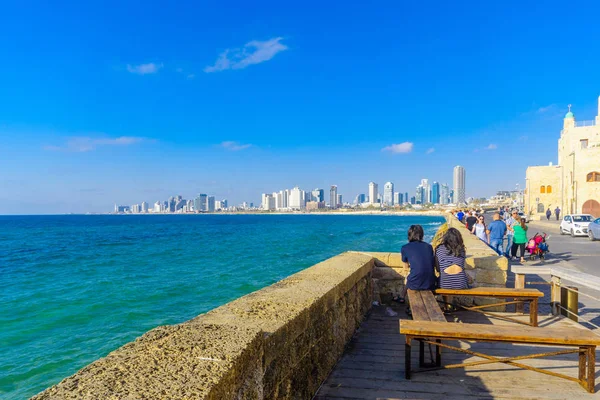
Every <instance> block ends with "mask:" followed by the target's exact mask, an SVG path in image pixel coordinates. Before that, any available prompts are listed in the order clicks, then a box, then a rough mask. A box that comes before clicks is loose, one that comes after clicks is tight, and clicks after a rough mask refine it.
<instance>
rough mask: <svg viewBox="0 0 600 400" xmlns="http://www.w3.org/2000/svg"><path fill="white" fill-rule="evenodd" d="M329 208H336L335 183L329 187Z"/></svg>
mask: <svg viewBox="0 0 600 400" xmlns="http://www.w3.org/2000/svg"><path fill="white" fill-rule="evenodd" d="M329 208H332V209H336V208H338V194H337V186H336V185H331V188H330V189H329Z"/></svg>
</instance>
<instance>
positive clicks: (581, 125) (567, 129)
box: [523, 97, 600, 217]
mask: <svg viewBox="0 0 600 400" xmlns="http://www.w3.org/2000/svg"><path fill="white" fill-rule="evenodd" d="M523 200H524V203H525V210H526V212H528V213H532V214H535V215H538V216H541V215H543V214H544V213H545V212H546V210H547V209H548V208H550V210H551V211H552V212H554V210H555V209H556V207H559V208H560V209H561V210H562V213H563V214H567V213H586V214H592V215H593V216H594V217H600V97H599V98H598V113H597V115H596V118H595V119H594V120H591V121H576V119H575V115H574V114H573V112H572V111H571V106H570V105H569V111H568V112H567V113H566V115H565V117H564V119H563V129H562V131H561V132H560V138H559V140H558V165H553V164H552V163H549V165H546V166H530V167H528V168H527V171H526V173H525V192H524V199H523Z"/></svg>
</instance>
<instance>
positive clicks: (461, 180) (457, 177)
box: [453, 165, 466, 204]
mask: <svg viewBox="0 0 600 400" xmlns="http://www.w3.org/2000/svg"><path fill="white" fill-rule="evenodd" d="M465 175H466V174H465V168H464V167H461V166H460V165H457V166H456V167H454V199H453V200H454V203H456V204H466V201H465Z"/></svg>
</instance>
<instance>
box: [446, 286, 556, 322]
mask: <svg viewBox="0 0 600 400" xmlns="http://www.w3.org/2000/svg"><path fill="white" fill-rule="evenodd" d="M435 294H437V295H441V296H444V299H445V301H446V302H447V300H446V298H447V296H468V297H492V298H500V299H507V298H512V299H514V301H503V302H499V303H495V304H486V305H482V306H473V307H464V306H461V308H464V309H465V310H470V311H476V312H480V313H483V314H489V315H494V314H493V313H491V312H489V311H483V310H482V309H484V308H489V307H496V306H504V305H508V304H515V305H516V306H517V308H518V309H521V310H522V306H523V303H524V302H528V303H529V325H531V326H537V325H538V300H539V298H540V297H543V296H544V293H542V292H540V291H539V290H537V289H515V288H505V287H476V288H470V289H437V290H436V291H435ZM495 316H497V315H495ZM499 318H501V319H506V320H510V321H512V322H517V323H522V322H520V321H517V320H515V319H513V318H509V317H499Z"/></svg>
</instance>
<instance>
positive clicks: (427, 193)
mask: <svg viewBox="0 0 600 400" xmlns="http://www.w3.org/2000/svg"><path fill="white" fill-rule="evenodd" d="M421 186H422V187H423V197H422V203H421V204H425V203H431V185H429V179H421Z"/></svg>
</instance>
